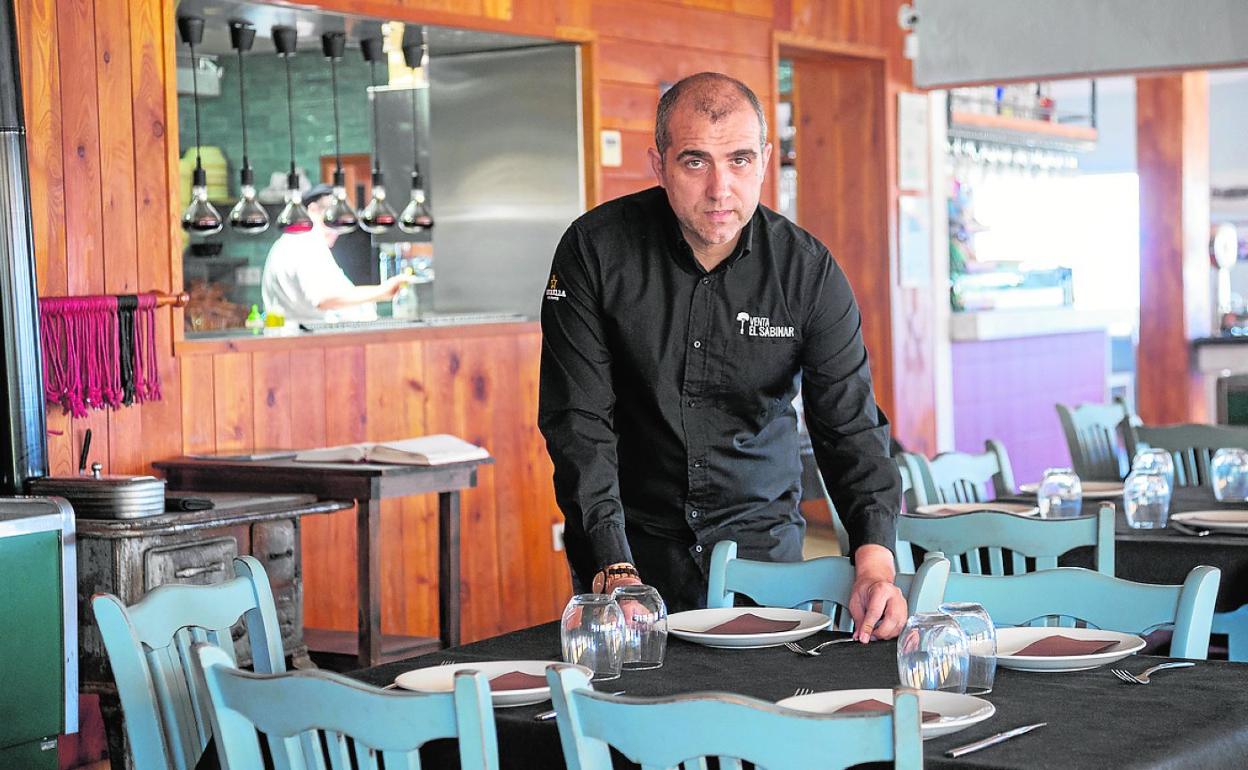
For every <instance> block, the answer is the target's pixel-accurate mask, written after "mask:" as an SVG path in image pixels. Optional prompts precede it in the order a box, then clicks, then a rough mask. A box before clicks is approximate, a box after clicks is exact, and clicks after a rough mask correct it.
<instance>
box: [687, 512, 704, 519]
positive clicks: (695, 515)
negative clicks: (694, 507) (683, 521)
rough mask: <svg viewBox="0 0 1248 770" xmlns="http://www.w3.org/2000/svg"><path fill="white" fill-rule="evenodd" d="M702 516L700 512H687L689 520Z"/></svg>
mask: <svg viewBox="0 0 1248 770" xmlns="http://www.w3.org/2000/svg"><path fill="white" fill-rule="evenodd" d="M701 515H702V511H689V518H691V519H696V518H698V517H699V516H701Z"/></svg>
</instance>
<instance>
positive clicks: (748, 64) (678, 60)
mask: <svg viewBox="0 0 1248 770" xmlns="http://www.w3.org/2000/svg"><path fill="white" fill-rule="evenodd" d="M598 45H599V54H598V55H599V62H600V63H599V74H598V77H599V80H600V82H602V83H603V84H607V83H629V84H635V85H640V86H647V87H650V88H653V89H654V96H653V99H652V102H651V104H650V106H649V107H648V108H647V109H646V114H648V115H649V118H648V120H649V122H650V125H651V126H653V125H654V108H655V107H656V106H657V105H658V101H659V94H658V85H659V83H661V82H664V81H666V82H675V81H677V80H680V79H681V78H682V77H684V76H686V75H692V74H694V73H695V72H703V71H708V70H709V71H712V72H722V73H724V74H725V75H731V76H732V77H734V78H737V79H739V80H741V81H743V82H745V83H747V84H748V85H749V86H750V88H753V89H754V91H755V93H757V94H758V95H759V98H760V99H762V98H763V91H765V90H770V84H771V82H772V80H774V75H773V74H772V72H771V65H770V63H769V62H770V59H769V57H768V55H767V50H766V49H759V53H758V54H757V55H755V54H740V53H735V51H736V50H738V49H723V50H720V51H707V50H702V49H693V48H684V47H680V46H656V45H654V44H653V43H650V42H647V41H643V40H631V39H625V38H608V37H604V38H602V39H601V42H600V43H599V44H598ZM652 130H653V129H652Z"/></svg>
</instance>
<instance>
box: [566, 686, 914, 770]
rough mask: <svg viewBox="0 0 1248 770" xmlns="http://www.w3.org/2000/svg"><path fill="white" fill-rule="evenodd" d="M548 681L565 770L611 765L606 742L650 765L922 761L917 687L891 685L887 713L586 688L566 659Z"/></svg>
mask: <svg viewBox="0 0 1248 770" xmlns="http://www.w3.org/2000/svg"><path fill="white" fill-rule="evenodd" d="M546 679H547V680H548V681H549V682H550V693H551V700H553V701H554V703H555V714H556V719H557V720H558V722H559V740H560V741H561V742H562V744H563V757H564V761H565V762H566V764H567V766H568V770H611V767H612V766H611V752H610V748H609V747H614V748H616V749H618V750H619V751H620V752H621V753H622V754H623V755H624V756H625V757H627V758H628V759H630V760H632V761H633V762H636V763H638V764H640V765H641V766H642V767H643V768H645V769H646V770H658V769H659V768H669V769H672V770H674V769H675V768H676V767H677V766H680V765H681V764H682V763H683V766H684V767H685V768H686V770H694V769H695V768H705V767H706V766H707V765H706V761H705V758H707V757H719V766H720V768H722V769H723V770H741V768H742V762H743V761H745V762H752V763H754V765H755V766H756V767H760V768H767V770H816V768H817V769H818V770H830V769H831V768H843V767H849V766H851V765H857V764H860V763H863V762H892V763H894V764H893V766H894V767H897V768H899V770H912V768H920V767H922V766H923V742H922V738H920V737H919V699H918V696H917V693H916V692H915V691H914V690H896V691H895V692H894V696H893V697H894V704H895V706H894V711H893V712H892V713H882V714H852V715H850V714H847V715H844V716H840V715H831V714H808V713H803V712H797V711H791V710H789V709H784V708H780V707H778V706H776V705H774V704H771V703H767V702H765V701H760V700H755V699H753V698H746V697H744V696H739V695H727V694H722V693H707V694H702V695H680V696H675V697H670V698H645V699H642V698H628V697H612V696H608V695H603V694H601V693H596V692H594V691H593V690H591V689H590V687H589V678H588V677H586V676H585V675H584V674H583V673H581V672H580V671H577V670H576V669H573V668H571V667H569V666H565V665H555V666H551V667H550V668H548V669H547V670H546Z"/></svg>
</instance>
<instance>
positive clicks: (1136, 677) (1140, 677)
mask: <svg viewBox="0 0 1248 770" xmlns="http://www.w3.org/2000/svg"><path fill="white" fill-rule="evenodd" d="M1194 665H1196V664H1195V663H1192V662H1191V661H1175V662H1173V663H1162V664H1161V665H1159V666H1153V667H1152V668H1146V669H1144V670H1143V671H1141V672H1140V673H1138V674H1132V673H1131V672H1130V671H1124V670H1123V669H1120V668H1112V669H1110V670H1109V673H1111V674H1113V675H1114V676H1116V677H1118V678H1119V679H1121V680H1122V681H1124V682H1130V683H1131V684H1148V678H1149V677H1150V676H1152V675H1153V674H1155V673H1157V672H1158V671H1165V670H1166V669H1168V668H1190V667H1191V666H1194Z"/></svg>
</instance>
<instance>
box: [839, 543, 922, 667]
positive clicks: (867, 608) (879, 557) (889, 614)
mask: <svg viewBox="0 0 1248 770" xmlns="http://www.w3.org/2000/svg"><path fill="white" fill-rule="evenodd" d="M854 568H855V573H856V576H855V577H854V587H853V588H852V589H851V591H850V595H849V614H850V616H851V617H853V619H854V638H855V639H857V640H858V641H860V642H862V643H863V644H866V643H867V642H869V641H871V639H873V638H874V639H892V638H894V637H895V636H897V634H899V633H901V629H902V628H903V627H904V626H905V625H906V618H907V616H908V610H907V608H906V597H905V596H903V595H902V593H901V590H900V589H899V588H897V586H896V585H894V584H893V580H894V579H895V578H896V577H897V570H896V568H895V567H894V566H893V554H892V553H891V552H890V551H889V550H888V549H887V548H885V547H884V546H881V545H864V546H862V547H860V548H859V549H858V550H857V551H855V552H854Z"/></svg>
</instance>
